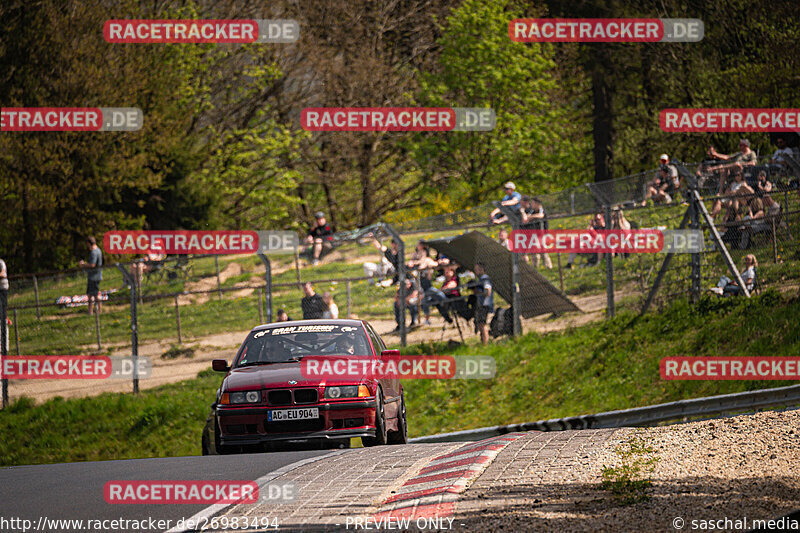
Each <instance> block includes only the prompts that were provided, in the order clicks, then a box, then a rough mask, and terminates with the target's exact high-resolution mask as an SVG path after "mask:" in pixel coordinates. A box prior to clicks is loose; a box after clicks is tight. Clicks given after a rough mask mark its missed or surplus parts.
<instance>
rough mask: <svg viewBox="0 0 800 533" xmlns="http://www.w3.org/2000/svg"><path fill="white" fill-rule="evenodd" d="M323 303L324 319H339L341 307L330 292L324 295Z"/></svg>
mask: <svg viewBox="0 0 800 533" xmlns="http://www.w3.org/2000/svg"><path fill="white" fill-rule="evenodd" d="M322 301H323V302H325V310H324V311H323V312H322V318H334V319H336V318H339V306H338V305H336V302H334V301H333V295H332V294H331V293H330V292H329V291H325V292H324V293H323V294H322Z"/></svg>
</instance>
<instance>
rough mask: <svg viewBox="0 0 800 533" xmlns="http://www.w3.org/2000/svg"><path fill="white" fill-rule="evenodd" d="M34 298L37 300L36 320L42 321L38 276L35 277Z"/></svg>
mask: <svg viewBox="0 0 800 533" xmlns="http://www.w3.org/2000/svg"><path fill="white" fill-rule="evenodd" d="M33 296H34V297H35V298H36V320H41V318H42V317H41V315H40V314H39V280H38V279H36V274H34V275H33Z"/></svg>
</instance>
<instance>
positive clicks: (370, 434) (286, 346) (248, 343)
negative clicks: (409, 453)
mask: <svg viewBox="0 0 800 533" xmlns="http://www.w3.org/2000/svg"><path fill="white" fill-rule="evenodd" d="M397 355H398V351H397V350H387V349H386V345H385V344H384V343H383V341H382V340H381V338H380V336H379V335H378V334H377V333H376V332H375V330H374V329H373V328H372V326H370V325H369V323H367V322H365V321H363V320H297V321H292V322H279V323H272V324H266V325H262V326H258V327H256V328H254V329H253V330H252V331H251V332H250V333H249V334H248V335H247V338H246V339H245V341H244V342H243V343H242V346H241V347H240V348H239V351H238V352H237V354H236V357H235V358H234V360H233V363H232V364H231V365H230V366H229V365H228V362H227V361H225V360H224V359H217V360H214V361H213V362H212V367H213V368H214V370H217V371H220V372H226V373H227V375H226V376H225V379H224V380H223V382H222V385H221V386H220V388H219V390H218V391H217V398H216V401H215V402H214V403H213V404H212V405H211V413H210V414H209V416H208V419H207V420H206V426H205V429H204V430H203V437H202V446H203V454H204V455H209V454H227V453H237V452H242V451H250V450H264V449H270V448H271V447H273V445H276V444H280V443H284V444H290V445H293V444H296V443H312V444H321V445H322V446H323V447H333V448H338V447H349V443H350V439H351V438H353V437H360V438H361V441H362V443H363V444H364V446H375V445H382V444H405V443H406V442H407V441H408V430H407V425H406V407H405V398H404V395H403V388H402V386H401V384H400V380H399V379H396V378H391V377H390V378H386V377H377V378H374V377H369V376H366V375H365V376H362V377H353V376H352V375H349V376H344V375H343V376H341V377H337V376H325V377H324V378H321V377H309V376H307V377H304V375H303V372H302V371H301V365H302V360H303V358H305V357H311V358H313V359H314V360H320V359H322V360H323V361H324V360H325V358H331V359H332V360H334V359H335V360H339V359H342V358H347V357H354V358H358V359H359V360H363V359H365V358H366V359H368V360H374V361H376V362H379V361H380V359H381V357H387V356H397Z"/></svg>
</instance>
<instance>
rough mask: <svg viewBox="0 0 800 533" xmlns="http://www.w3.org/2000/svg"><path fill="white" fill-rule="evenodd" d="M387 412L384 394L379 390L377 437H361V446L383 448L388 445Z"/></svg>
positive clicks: (376, 408)
mask: <svg viewBox="0 0 800 533" xmlns="http://www.w3.org/2000/svg"><path fill="white" fill-rule="evenodd" d="M386 440H387V435H386V412H385V411H384V409H383V392H382V391H381V390H380V389H378V400H377V404H376V405H375V436H374V437H361V444H363V445H364V446H365V447H370V446H383V445H384V444H386Z"/></svg>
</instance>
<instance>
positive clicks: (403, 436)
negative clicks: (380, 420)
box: [388, 393, 408, 444]
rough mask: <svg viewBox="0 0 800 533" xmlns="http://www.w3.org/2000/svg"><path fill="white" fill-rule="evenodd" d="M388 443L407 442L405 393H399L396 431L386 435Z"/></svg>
mask: <svg viewBox="0 0 800 533" xmlns="http://www.w3.org/2000/svg"><path fill="white" fill-rule="evenodd" d="M388 441H389V444H407V443H408V424H407V423H406V394H405V393H401V394H400V408H399V409H398V410H397V431H392V432H391V433H389V435H388Z"/></svg>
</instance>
